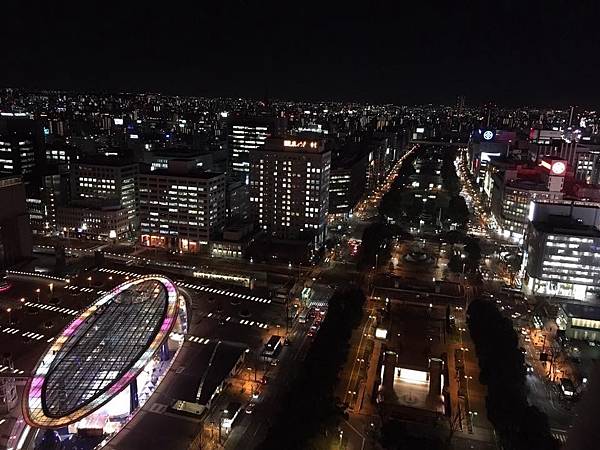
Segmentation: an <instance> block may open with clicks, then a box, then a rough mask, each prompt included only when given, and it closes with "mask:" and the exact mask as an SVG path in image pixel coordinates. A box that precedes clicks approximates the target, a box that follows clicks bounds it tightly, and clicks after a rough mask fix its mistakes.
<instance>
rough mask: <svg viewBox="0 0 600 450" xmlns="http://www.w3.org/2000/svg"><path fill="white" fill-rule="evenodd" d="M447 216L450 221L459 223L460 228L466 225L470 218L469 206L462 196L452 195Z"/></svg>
mask: <svg viewBox="0 0 600 450" xmlns="http://www.w3.org/2000/svg"><path fill="white" fill-rule="evenodd" d="M446 217H447V218H448V219H449V220H450V221H452V222H454V223H457V224H458V225H459V227H460V228H463V227H464V226H465V225H466V223H467V221H468V220H469V208H468V207H467V204H466V202H465V199H464V198H463V197H462V196H460V195H454V196H452V197H450V201H449V203H448V209H447V210H446Z"/></svg>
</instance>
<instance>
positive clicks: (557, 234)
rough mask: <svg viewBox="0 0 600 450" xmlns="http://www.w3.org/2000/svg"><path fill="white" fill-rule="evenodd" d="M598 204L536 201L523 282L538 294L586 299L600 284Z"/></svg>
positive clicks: (592, 296)
mask: <svg viewBox="0 0 600 450" xmlns="http://www.w3.org/2000/svg"><path fill="white" fill-rule="evenodd" d="M598 249H600V207H599V206H598V204H593V203H585V202H575V201H556V202H541V201H540V202H537V201H536V202H533V204H532V205H531V207H530V208H529V227H528V230H527V235H526V238H525V254H524V258H523V270H524V274H523V275H524V285H525V287H526V289H527V291H528V292H530V293H532V294H538V295H558V296H561V297H569V298H576V299H578V300H587V299H590V298H594V297H595V296H596V295H597V293H598V286H600V258H598V254H599V253H598Z"/></svg>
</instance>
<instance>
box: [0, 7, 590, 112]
mask: <svg viewBox="0 0 600 450" xmlns="http://www.w3.org/2000/svg"><path fill="white" fill-rule="evenodd" d="M267 3H270V2H267ZM311 3H312V5H311ZM6 9H7V14H6V16H5V17H7V18H10V20H8V21H7V22H6V23H5V26H4V27H3V29H2V30H1V31H0V36H1V37H2V40H3V42H4V43H5V45H4V46H3V50H2V55H3V57H2V59H3V62H4V64H3V71H2V72H1V73H0V85H1V86H6V87H21V88H25V89H36V90H67V91H85V92H89V91H107V92H127V91H134V92H159V93H163V94H168V95H182V96H184V95H185V96H204V97H231V98H235V97H244V98H248V97H250V98H256V99H261V98H264V97H265V93H267V92H268V96H269V98H278V99H290V100H291V101H348V102H368V103H379V104H384V103H393V104H399V105H412V104H418V105H423V104H430V103H433V104H439V103H442V104H449V105H452V104H454V103H455V102H456V97H457V96H459V95H464V96H465V97H466V100H467V105H482V104H485V103H488V102H491V103H494V104H496V105H498V106H507V107H508V106H518V105H536V106H537V107H551V106H552V107H557V106H560V107H567V106H569V105H578V106H583V107H594V106H595V105H597V104H599V103H600V92H598V91H597V90H593V86H595V80H596V75H595V74H596V73H597V71H598V69H600V64H599V63H598V61H597V59H595V58H594V57H593V55H594V54H595V51H596V49H597V47H598V44H599V43H600V31H599V30H598V28H597V27H596V26H595V24H594V20H595V17H598V12H599V8H598V6H597V5H589V6H586V5H579V4H569V3H567V2H561V1H550V2H542V1H539V0H536V1H531V2H528V4H527V5H522V4H521V2H517V1H513V0H505V1H503V2H493V3H492V2H480V3H477V4H474V5H471V6H470V7H466V6H456V5H450V4H442V5H439V6H435V7H434V6H433V5H432V4H431V3H430V4H428V5H402V6H398V5H392V4H388V3H387V2H375V3H373V4H370V5H366V6H364V7H362V8H357V7H353V6H348V5H347V4H346V5H344V4H338V5H333V4H331V2H328V3H327V4H322V3H321V4H319V3H314V2H302V3H301V4H298V5H277V3H273V4H268V5H265V4H261V5H260V6H257V5H254V4H252V3H251V2H246V1H240V0H237V1H230V2H225V3H224V4H218V5H208V6H207V5H196V6H194V7H190V8H186V9H182V8H179V9H166V8H153V7H148V6H146V7H136V6H134V5H131V4H127V5H125V6H120V7H119V9H118V10H117V9H114V8H108V7H105V5H98V6H90V5H78V6H65V5H63V4H52V5H46V4H44V5H42V6H40V7H39V8H37V9H35V10H33V11H32V10H31V9H30V10H25V8H24V7H23V6H22V5H12V6H6Z"/></svg>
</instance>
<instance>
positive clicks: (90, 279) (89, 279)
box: [87, 277, 92, 287]
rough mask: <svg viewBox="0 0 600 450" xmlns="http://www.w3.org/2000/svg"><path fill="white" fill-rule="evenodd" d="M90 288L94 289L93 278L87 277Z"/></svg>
mask: <svg viewBox="0 0 600 450" xmlns="http://www.w3.org/2000/svg"><path fill="white" fill-rule="evenodd" d="M87 280H88V287H92V277H87Z"/></svg>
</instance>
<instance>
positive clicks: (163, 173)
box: [141, 168, 223, 180]
mask: <svg viewBox="0 0 600 450" xmlns="http://www.w3.org/2000/svg"><path fill="white" fill-rule="evenodd" d="M141 174H142V175H146V176H159V177H173V178H193V179H198V180H210V179H212V178H219V177H222V176H223V174H222V173H221V172H211V171H208V170H202V169H198V168H193V169H190V170H188V171H186V172H179V171H170V170H169V169H155V170H149V169H144V170H142V172H141Z"/></svg>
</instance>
